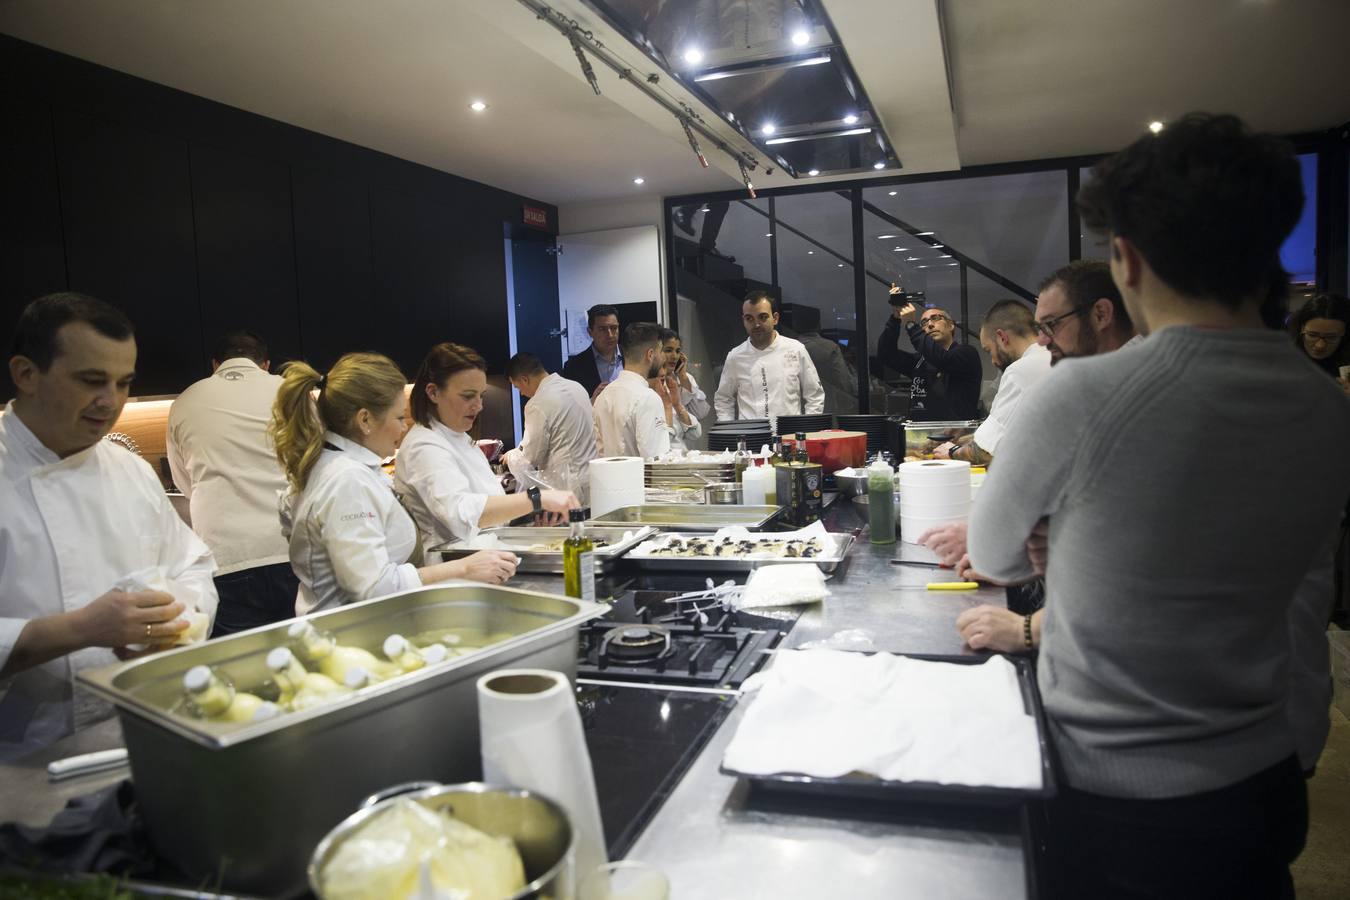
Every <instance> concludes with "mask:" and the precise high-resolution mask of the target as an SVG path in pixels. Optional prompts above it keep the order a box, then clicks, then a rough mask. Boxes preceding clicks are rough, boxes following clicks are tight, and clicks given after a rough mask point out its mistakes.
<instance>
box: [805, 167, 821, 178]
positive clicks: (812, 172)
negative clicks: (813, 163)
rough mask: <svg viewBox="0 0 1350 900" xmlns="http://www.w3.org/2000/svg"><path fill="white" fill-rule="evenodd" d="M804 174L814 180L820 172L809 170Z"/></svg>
mask: <svg viewBox="0 0 1350 900" xmlns="http://www.w3.org/2000/svg"><path fill="white" fill-rule="evenodd" d="M806 174H807V175H810V176H811V177H812V178H815V177H816V176H817V175H819V174H820V170H819V169H811V170H810V171H808V172H807V173H806Z"/></svg>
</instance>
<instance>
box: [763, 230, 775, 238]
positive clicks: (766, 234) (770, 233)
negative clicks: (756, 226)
mask: <svg viewBox="0 0 1350 900" xmlns="http://www.w3.org/2000/svg"><path fill="white" fill-rule="evenodd" d="M764 236H765V237H773V232H772V231H769V232H766V233H765V235H764Z"/></svg>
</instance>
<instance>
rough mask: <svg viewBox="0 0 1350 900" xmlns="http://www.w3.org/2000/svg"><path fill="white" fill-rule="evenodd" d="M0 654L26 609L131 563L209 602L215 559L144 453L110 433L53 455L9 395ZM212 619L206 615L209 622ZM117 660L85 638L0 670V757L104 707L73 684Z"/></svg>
mask: <svg viewBox="0 0 1350 900" xmlns="http://www.w3.org/2000/svg"><path fill="white" fill-rule="evenodd" d="M0 510H4V515H3V516H0V665H3V663H4V662H5V661H6V660H8V659H9V654H10V653H11V652H12V651H13V649H14V646H15V644H16V643H17V642H18V640H19V634H20V633H21V632H22V631H23V629H24V626H25V625H27V624H28V621H29V620H30V619H37V618H41V617H45V616H54V615H58V614H60V613H65V612H71V611H73V610H76V609H80V608H81V607H83V606H85V605H87V604H88V603H89V602H90V601H92V600H95V599H97V598H98V597H100V596H102V595H103V594H105V593H107V592H108V591H109V590H111V589H112V587H113V585H114V584H116V583H117V582H118V581H120V580H121V579H123V578H125V577H126V576H128V575H131V574H133V573H137V572H142V571H144V570H146V569H149V568H153V567H159V569H160V570H162V571H163V573H164V575H165V577H166V578H167V579H169V580H170V581H172V582H174V583H175V584H176V585H178V586H181V587H184V588H187V589H188V591H189V592H195V593H196V595H197V597H198V603H197V610H198V611H199V612H202V613H205V614H206V615H207V616H214V615H215V611H216V587H215V584H214V583H213V582H212V580H211V575H212V572H213V571H214V570H215V561H214V560H213V559H212V558H211V551H210V550H209V549H207V546H206V544H204V543H202V541H201V540H200V539H199V538H198V537H197V536H196V535H195V534H193V533H192V530H191V529H189V528H188V527H187V525H185V524H183V520H182V519H181V518H179V516H178V513H176V512H175V511H174V508H173V505H172V504H170V503H169V498H168V497H167V496H165V494H164V488H163V486H162V485H161V484H160V482H159V478H157V477H156V476H155V474H154V472H153V471H152V470H151V469H150V466H149V465H147V464H146V462H145V461H144V460H143V459H141V458H140V457H139V456H137V455H136V454H134V453H130V452H128V451H127V450H126V449H124V448H122V447H119V446H117V445H115V444H112V443H109V442H108V441H98V442H97V443H95V444H94V445H93V446H92V447H89V448H87V449H85V450H81V451H80V452H79V453H75V454H72V455H71V456H68V457H66V458H65V459H61V458H60V457H58V456H57V455H56V454H55V453H53V452H52V451H51V450H49V449H47V447H46V446H45V445H44V444H43V443H42V442H41V441H39V440H38V438H37V437H36V436H35V435H34V434H33V432H32V431H30V430H29V429H28V427H27V426H26V425H25V424H24V423H23V422H22V421H21V420H20V419H19V417H18V415H16V414H15V413H14V404H13V403H10V404H9V405H8V406H7V407H6V408H5V412H4V415H0ZM208 630H209V626H208ZM115 662H117V658H116V657H115V656H113V653H112V651H111V650H108V649H105V648H101V647H91V648H88V649H85V650H79V651H77V652H75V653H72V654H69V655H68V656H63V657H60V658H58V659H53V660H51V661H49V662H46V663H43V664H42V665H40V666H35V667H33V668H31V669H27V670H25V671H23V672H20V673H18V674H17V675H13V676H11V677H9V678H6V679H5V680H4V681H3V682H0V759H12V758H15V757H17V756H21V755H24V754H26V753H29V752H31V751H33V750H35V749H37V748H39V747H43V746H46V745H48V744H51V743H53V742H54V741H56V740H57V739H59V738H61V737H64V736H65V735H67V734H70V733H71V732H72V731H75V730H76V729H79V728H83V727H84V726H86V725H89V724H91V723H93V722H96V721H98V720H100V719H104V718H107V717H108V716H109V715H111V714H112V709H111V707H109V706H108V705H107V704H105V703H103V702H102V701H100V700H97V699H95V698H94V697H92V696H90V695H89V694H87V693H85V692H84V691H83V690H79V689H77V688H76V685H75V673H76V672H77V671H79V670H81V669H88V668H93V667H96V666H104V665H110V664H112V663H115Z"/></svg>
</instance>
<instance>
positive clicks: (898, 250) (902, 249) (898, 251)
mask: <svg viewBox="0 0 1350 900" xmlns="http://www.w3.org/2000/svg"><path fill="white" fill-rule="evenodd" d="M891 250H892V251H893V252H895V253H904V252H905V248H904V247H892V248H891Z"/></svg>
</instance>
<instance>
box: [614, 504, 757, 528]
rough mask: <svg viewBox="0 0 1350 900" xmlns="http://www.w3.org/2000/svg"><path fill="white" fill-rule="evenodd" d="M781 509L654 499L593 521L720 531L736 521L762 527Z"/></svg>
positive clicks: (751, 526) (616, 510)
mask: <svg viewBox="0 0 1350 900" xmlns="http://www.w3.org/2000/svg"><path fill="white" fill-rule="evenodd" d="M778 510H779V507H777V506H740V505H732V504H727V505H725V506H723V505H715V504H714V505H710V504H693V503H690V504H680V503H651V504H647V505H645V506H624V507H621V508H619V509H615V510H611V511H609V512H607V513H605V514H604V515H603V516H596V517H595V518H594V519H591V521H592V522H594V523H595V524H596V525H621V526H629V527H632V526H634V525H650V526H652V527H653V528H660V529H662V530H663V531H675V530H678V531H717V530H718V529H719V528H729V527H731V526H733V525H739V526H740V527H742V528H762V527H764V525H765V524H767V523H768V521H769V520H770V519H772V518H773V517H774V516H776V515H777V514H778Z"/></svg>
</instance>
